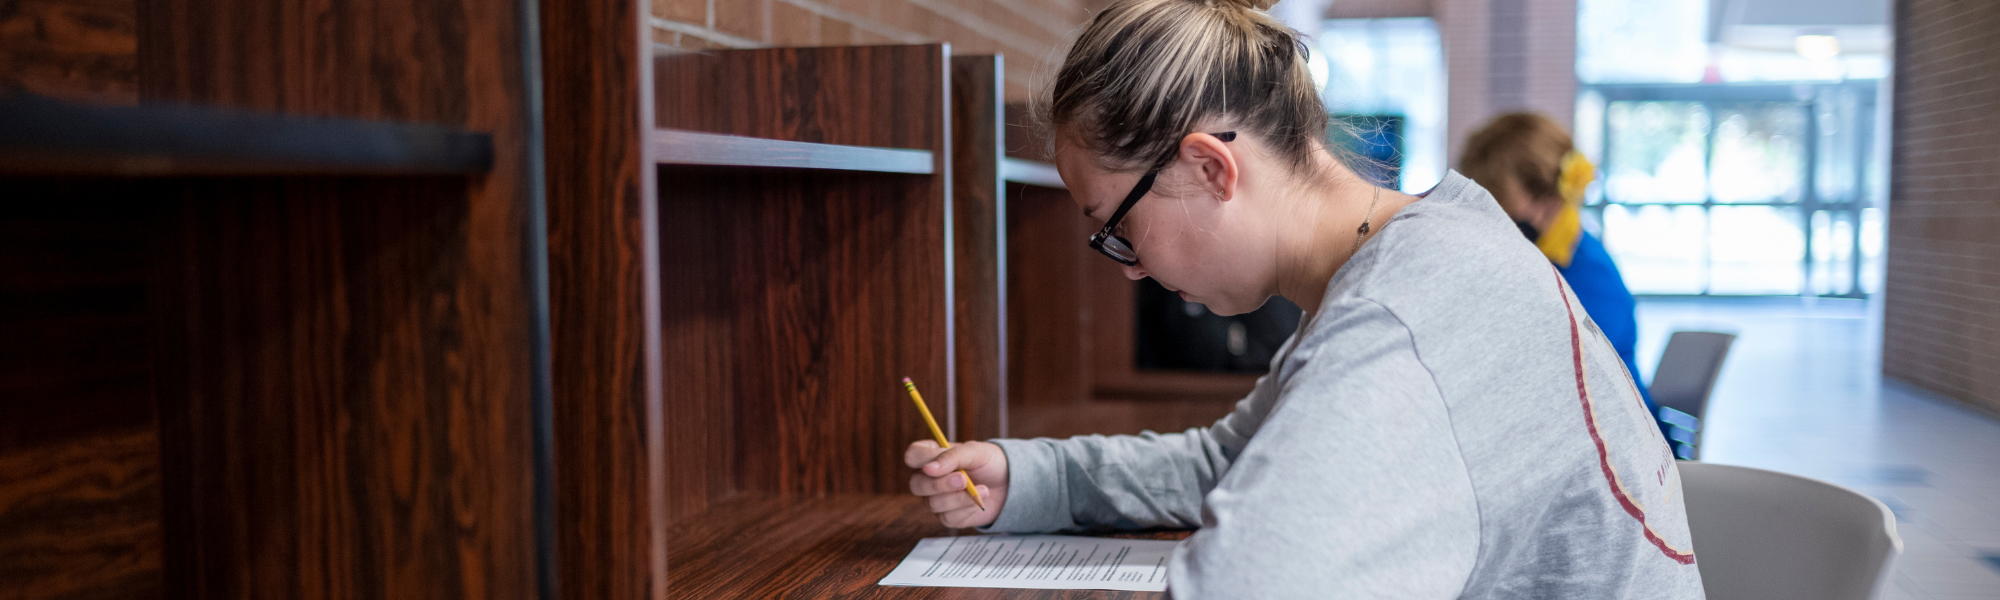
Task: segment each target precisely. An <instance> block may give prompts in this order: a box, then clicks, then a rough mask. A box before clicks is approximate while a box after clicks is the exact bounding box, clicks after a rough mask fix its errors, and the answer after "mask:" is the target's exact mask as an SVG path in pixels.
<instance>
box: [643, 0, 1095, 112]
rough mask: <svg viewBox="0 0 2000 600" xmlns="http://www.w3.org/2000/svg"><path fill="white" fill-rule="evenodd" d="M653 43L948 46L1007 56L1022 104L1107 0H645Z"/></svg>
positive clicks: (1011, 95) (1013, 91)
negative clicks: (650, 13)
mask: <svg viewBox="0 0 2000 600" xmlns="http://www.w3.org/2000/svg"><path fill="white" fill-rule="evenodd" d="M652 2H653V4H652V6H653V19H652V25H653V34H654V35H653V40H654V41H655V42H656V43H658V44H660V45H662V46H666V47H671V48H682V49H696V50H699V49H708V48H754V47H760V46H845V45H855V44H916V43H928V42H939V41H942V42H949V43H951V47H952V52H953V53H957V54H1005V55H1007V63H1006V67H1007V73H1006V81H1007V99H1008V101H1021V100H1026V99H1027V98H1028V97H1029V96H1030V95H1031V92H1032V90H1034V89H1035V85H1036V82H1037V81H1039V79H1038V77H1039V76H1042V75H1045V74H1048V72H1050V71H1052V70H1053V69H1054V67H1053V66H1051V65H1052V63H1054V62H1057V61H1060V60H1061V57H1060V56H1058V55H1057V54H1056V53H1057V52H1060V51H1061V50H1062V49H1063V48H1061V46H1062V45H1063V44H1066V43H1067V42H1068V39H1069V36H1070V35H1071V34H1072V31H1073V30H1075V29H1076V28H1077V27H1080V26H1081V25H1082V24H1083V23H1084V21H1085V19H1087V18H1088V17H1089V16H1090V15H1092V14H1095V13H1096V12H1097V10H1098V9H1099V8H1102V7H1103V6H1104V5H1106V4H1108V3H1109V0H652Z"/></svg>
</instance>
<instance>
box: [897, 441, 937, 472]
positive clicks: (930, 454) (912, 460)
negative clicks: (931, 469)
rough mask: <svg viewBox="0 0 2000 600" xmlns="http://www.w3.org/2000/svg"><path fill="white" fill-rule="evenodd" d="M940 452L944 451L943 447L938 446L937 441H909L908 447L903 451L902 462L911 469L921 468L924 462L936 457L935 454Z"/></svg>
mask: <svg viewBox="0 0 2000 600" xmlns="http://www.w3.org/2000/svg"><path fill="white" fill-rule="evenodd" d="M941 452H944V449H943V448H939V447H938V444H937V442H933V441H930V440H917V441H915V442H911V443H910V447H909V449H907V450H904V451H903V464H905V465H908V466H909V467H910V468H912V469H916V468H921V467H923V466H924V463H928V462H931V461H932V460H935V459H937V455H938V454H939V453H941Z"/></svg>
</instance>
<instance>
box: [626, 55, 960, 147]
mask: <svg viewBox="0 0 2000 600" xmlns="http://www.w3.org/2000/svg"><path fill="white" fill-rule="evenodd" d="M946 54H947V49H946V48H945V46H944V45H943V44H924V45H915V46H846V47H834V48H768V49H760V50H715V51H707V52H700V53H681V54H672V55H667V56H662V57H659V58H657V59H655V60H654V73H655V81H654V83H655V90H656V93H655V94H654V103H655V105H656V107H657V108H658V113H657V114H658V119H659V120H658V123H657V126H658V127H660V128H663V129H685V130H689V131H706V132H710V133H726V134H731V135H744V136H750V137H760V138H768V139H774V140H789V141H794V142H818V143H822V144H842V145H848V146H875V147H882V148H913V149H918V150H931V151H934V152H937V156H938V159H939V161H940V164H939V165H938V169H937V172H939V173H943V172H944V165H943V163H942V161H943V160H944V157H945V154H944V146H945V142H944V135H945V120H944V114H943V113H944V111H945V110H947V107H946V106H945V87H946V86H947V85H948V84H949V83H948V79H947V73H946V68H947V66H946V60H947V58H946Z"/></svg>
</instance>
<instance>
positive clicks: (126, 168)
mask: <svg viewBox="0 0 2000 600" xmlns="http://www.w3.org/2000/svg"><path fill="white" fill-rule="evenodd" d="M492 166H493V139H492V136H490V135H487V134H484V133H474V132H469V131H464V130H460V129H454V128H451V127H444V126H439V125H426V124H414V123H393V122H379V121H361V120H354V119H330V118H307V117H296V116H286V115H276V114H268V113H253V112H245V111H237V110H228V109H220V108H211V107H202V106H189V105H171V104H155V105H140V106H96V105H87V104H76V103H70V102H63V101H59V100H53V99H49V98H43V97H39V96H31V95H19V96H11V97H0V173H5V174H16V175H43V174H49V175H123V176H162V175H300V174H408V175H422V174H436V175H450V174H476V173H485V172H486V171H488V170H490V169H491V168H492Z"/></svg>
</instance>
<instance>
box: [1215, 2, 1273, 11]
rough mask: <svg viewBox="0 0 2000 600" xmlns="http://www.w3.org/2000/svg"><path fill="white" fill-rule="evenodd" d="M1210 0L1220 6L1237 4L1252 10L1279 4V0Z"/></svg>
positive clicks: (1267, 8)
mask: <svg viewBox="0 0 2000 600" xmlns="http://www.w3.org/2000/svg"><path fill="white" fill-rule="evenodd" d="M1209 1H1210V3H1211V4H1215V5H1218V6H1236V7H1241V8H1248V9H1251V10H1271V7H1272V6H1276V5H1277V4H1278V0H1209Z"/></svg>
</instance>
